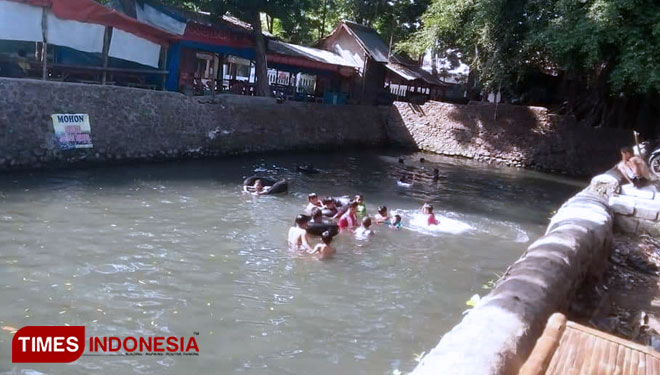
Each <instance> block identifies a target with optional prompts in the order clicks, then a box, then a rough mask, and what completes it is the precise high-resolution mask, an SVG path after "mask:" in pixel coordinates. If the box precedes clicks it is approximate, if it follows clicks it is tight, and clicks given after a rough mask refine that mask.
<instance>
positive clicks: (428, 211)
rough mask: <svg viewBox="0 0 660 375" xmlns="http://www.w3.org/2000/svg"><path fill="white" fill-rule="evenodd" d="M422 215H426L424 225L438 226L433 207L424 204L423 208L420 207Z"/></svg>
mask: <svg viewBox="0 0 660 375" xmlns="http://www.w3.org/2000/svg"><path fill="white" fill-rule="evenodd" d="M422 214H424V215H426V225H428V226H431V225H438V224H439V223H438V219H436V218H435V214H434V213H433V206H431V205H430V204H428V203H424V206H422Z"/></svg>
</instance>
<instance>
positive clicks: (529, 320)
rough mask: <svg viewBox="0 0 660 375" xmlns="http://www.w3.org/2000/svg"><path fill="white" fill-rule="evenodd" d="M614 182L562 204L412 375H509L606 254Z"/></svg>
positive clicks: (602, 181) (602, 265) (596, 183)
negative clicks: (515, 259) (514, 260)
mask: <svg viewBox="0 0 660 375" xmlns="http://www.w3.org/2000/svg"><path fill="white" fill-rule="evenodd" d="M617 189H618V182H617V180H616V178H613V177H611V176H606V175H603V176H599V177H597V178H594V180H593V181H592V183H591V185H590V186H589V187H588V188H586V189H585V190H583V191H582V192H580V193H578V194H577V195H576V196H574V197H573V198H571V199H569V200H568V201H567V202H566V203H564V205H563V206H562V207H561V208H560V209H559V211H558V212H557V214H556V215H555V216H554V217H553V218H552V219H551V221H550V225H549V226H548V229H547V232H546V234H545V236H543V237H541V238H540V239H538V240H537V241H536V242H534V243H533V244H532V245H531V246H530V247H529V248H528V249H527V251H525V253H524V254H523V255H522V256H521V257H520V259H518V260H517V261H516V262H515V263H514V264H513V265H512V266H511V267H509V269H508V270H507V272H506V273H505V275H504V276H503V277H502V279H501V280H500V281H498V283H497V285H496V287H495V288H494V289H493V290H492V291H491V293H490V294H489V295H487V296H486V297H485V298H483V299H482V300H481V301H480V302H479V303H478V304H477V306H475V308H474V309H472V310H471V311H470V312H469V313H468V314H467V316H466V317H465V318H464V319H463V321H462V322H461V323H460V324H458V325H457V326H455V327H454V328H453V329H452V330H451V331H450V332H448V333H447V334H446V335H445V336H444V337H443V338H442V340H441V341H440V343H439V344H438V345H437V346H436V347H435V349H433V350H432V351H431V352H430V353H429V354H428V355H426V357H424V359H423V360H422V361H421V362H420V364H419V365H418V366H417V368H416V369H415V370H414V371H413V372H412V373H411V375H440V374H452V375H476V374H479V375H503V374H505V375H514V374H517V373H518V370H519V368H520V366H521V365H522V363H523V362H524V361H525V359H526V358H527V356H528V355H529V353H530V352H531V350H532V348H533V347H534V343H535V341H536V339H537V338H538V337H539V336H540V334H541V333H542V330H543V327H544V325H545V323H546V321H547V319H548V317H549V316H550V315H551V314H552V313H554V312H556V311H562V310H564V309H565V308H566V307H568V303H569V302H570V301H571V299H572V296H573V295H574V294H575V292H576V291H577V290H578V289H579V287H580V286H581V285H582V283H583V282H584V280H585V278H587V277H598V276H599V275H600V274H602V272H604V271H605V269H606V267H607V259H608V256H609V252H610V251H611V241H612V234H613V233H612V222H613V219H612V215H611V213H610V209H609V207H608V199H609V197H610V196H611V195H612V194H613V193H614V192H615V191H616V190H617Z"/></svg>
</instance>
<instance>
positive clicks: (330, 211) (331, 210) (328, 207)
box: [321, 197, 338, 217]
mask: <svg viewBox="0 0 660 375" xmlns="http://www.w3.org/2000/svg"><path fill="white" fill-rule="evenodd" d="M321 203H322V204H323V216H328V217H333V216H335V215H337V211H338V210H337V202H335V200H334V199H332V197H325V198H323V200H322V201H321Z"/></svg>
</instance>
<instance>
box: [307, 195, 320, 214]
mask: <svg viewBox="0 0 660 375" xmlns="http://www.w3.org/2000/svg"><path fill="white" fill-rule="evenodd" d="M307 202H308V203H307V207H305V214H307V215H311V214H312V210H313V209H315V208H322V205H321V202H320V201H319V197H318V195H316V193H311V194H309V195H308V196H307Z"/></svg>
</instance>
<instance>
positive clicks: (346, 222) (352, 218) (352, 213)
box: [337, 201, 358, 229]
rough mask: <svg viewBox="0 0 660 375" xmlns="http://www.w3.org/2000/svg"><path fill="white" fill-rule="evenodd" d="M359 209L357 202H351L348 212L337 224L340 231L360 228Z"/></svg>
mask: <svg viewBox="0 0 660 375" xmlns="http://www.w3.org/2000/svg"><path fill="white" fill-rule="evenodd" d="M357 207H358V204H357V202H355V201H351V203H349V204H348V210H347V211H346V212H345V213H344V214H343V215H342V216H341V218H340V219H339V221H338V222H337V225H339V229H346V228H354V227H357V226H358V219H357Z"/></svg>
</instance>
